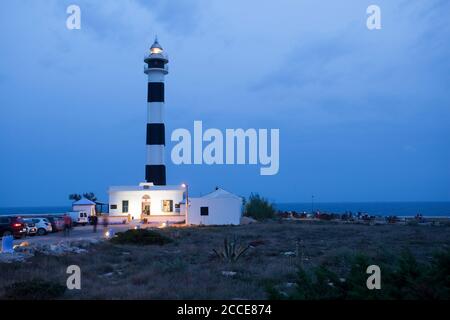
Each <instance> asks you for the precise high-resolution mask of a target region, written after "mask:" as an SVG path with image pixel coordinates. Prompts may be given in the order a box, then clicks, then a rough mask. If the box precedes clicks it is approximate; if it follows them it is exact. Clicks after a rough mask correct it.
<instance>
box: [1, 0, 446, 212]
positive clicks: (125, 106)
mask: <svg viewBox="0 0 450 320" xmlns="http://www.w3.org/2000/svg"><path fill="white" fill-rule="evenodd" d="M69 4H77V5H79V6H80V7H81V12H82V20H81V30H72V31H71V30H68V29H66V27H65V23H66V18H67V14H66V8H67V6H68V5H69ZM370 4H377V5H379V6H380V7H381V14H382V29H381V30H377V31H369V30H368V29H367V28H366V17H367V15H366V8H367V6H368V5H370ZM448 12H450V3H449V2H448V1H432V0H430V1H364V0H355V1H339V2H338V1H298V0H296V1H280V2H275V1H206V0H205V1H190V0H189V1H188V0H175V1H137V0H136V1H131V0H130V1H125V0H123V1H50V0H49V1H7V2H6V1H4V2H2V4H1V10H0V30H2V31H1V32H0V43H1V51H0V52H1V53H0V58H1V59H0V150H1V160H0V206H38V205H65V204H69V201H68V199H67V195H68V194H69V193H73V192H85V191H93V192H95V193H96V194H98V195H99V197H100V198H101V199H103V200H107V194H106V190H107V188H108V186H110V185H134V184H137V183H138V182H141V181H142V180H143V179H144V165H145V152H146V151H145V150H146V149H145V123H146V90H147V87H146V77H145V75H144V73H143V61H142V60H143V57H144V54H145V53H146V52H147V50H148V48H149V46H150V45H151V43H152V41H153V38H154V36H155V34H157V35H158V38H159V40H160V43H161V44H162V45H163V47H164V48H165V50H166V52H167V53H168V54H169V59H170V74H169V75H168V77H167V79H166V137H167V138H169V137H170V133H171V132H172V131H173V130H174V129H176V128H188V129H191V130H192V128H193V122H194V120H202V121H203V126H204V127H205V128H211V127H214V128H219V129H221V130H225V129H226V128H279V129H280V171H279V173H278V174H277V175H275V176H260V175H259V166H226V165H223V166H207V165H201V166H199V165H191V166H187V165H185V166H175V165H173V164H171V163H170V150H171V148H172V147H173V143H169V144H168V145H167V148H166V159H167V160H168V161H167V174H168V182H169V183H171V184H178V183H181V182H188V183H189V185H190V187H191V190H192V193H193V194H203V193H206V192H208V191H210V190H211V189H212V188H214V187H215V186H221V187H223V188H225V189H228V190H230V191H232V192H235V193H237V194H240V195H244V196H247V195H249V193H250V192H259V193H261V194H262V195H264V196H266V197H268V198H270V199H271V200H273V201H278V202H302V201H309V200H310V198H311V195H312V194H314V195H315V197H316V201H436V200H438V201H439V200H441V201H442V200H443V201H449V200H450V139H449V137H450V93H449V89H450V88H449V84H450V44H449V41H448V39H450V27H449V24H448ZM167 140H169V139H167Z"/></svg>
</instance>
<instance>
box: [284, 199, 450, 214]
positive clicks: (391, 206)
mask: <svg viewBox="0 0 450 320" xmlns="http://www.w3.org/2000/svg"><path fill="white" fill-rule="evenodd" d="M275 207H276V209H277V210H280V211H296V212H311V211H314V212H316V211H320V212H327V213H340V214H342V213H345V212H352V213H353V214H357V213H358V212H361V213H367V214H369V215H375V216H415V215H416V214H422V215H423V216H429V217H432V216H439V217H449V216H450V202H318V203H311V202H309V203H307V202H298V203H279V204H275Z"/></svg>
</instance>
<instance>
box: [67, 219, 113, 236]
mask: <svg viewBox="0 0 450 320" xmlns="http://www.w3.org/2000/svg"><path fill="white" fill-rule="evenodd" d="M63 219H64V236H65V237H69V236H70V230H71V229H72V226H73V223H72V218H71V217H70V216H69V215H68V214H64V216H63ZM102 222H103V228H104V229H106V228H108V224H109V222H108V217H107V216H104V217H103V219H102ZM90 223H91V224H92V227H93V232H97V225H98V216H97V215H94V216H92V217H90Z"/></svg>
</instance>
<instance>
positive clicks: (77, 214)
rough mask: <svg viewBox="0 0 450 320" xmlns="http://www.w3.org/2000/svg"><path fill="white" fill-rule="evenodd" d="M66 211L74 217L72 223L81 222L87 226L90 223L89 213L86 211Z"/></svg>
mask: <svg viewBox="0 0 450 320" xmlns="http://www.w3.org/2000/svg"><path fill="white" fill-rule="evenodd" d="M66 213H67V215H68V216H69V217H70V218H71V219H72V223H73V224H74V225H77V224H81V225H83V226H85V225H87V224H88V223H89V219H88V214H87V212H86V211H70V212H66Z"/></svg>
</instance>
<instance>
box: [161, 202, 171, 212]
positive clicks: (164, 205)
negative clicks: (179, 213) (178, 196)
mask: <svg viewBox="0 0 450 320" xmlns="http://www.w3.org/2000/svg"><path fill="white" fill-rule="evenodd" d="M162 211H163V212H173V200H163V201H162Z"/></svg>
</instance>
